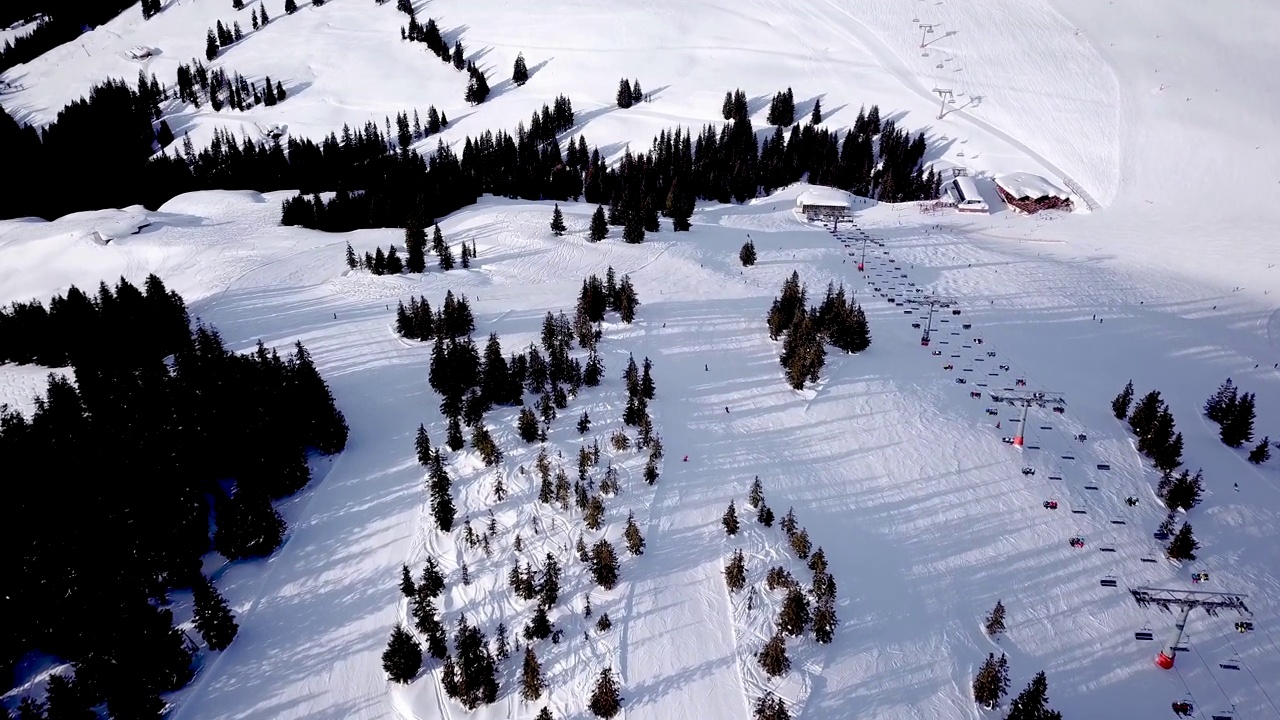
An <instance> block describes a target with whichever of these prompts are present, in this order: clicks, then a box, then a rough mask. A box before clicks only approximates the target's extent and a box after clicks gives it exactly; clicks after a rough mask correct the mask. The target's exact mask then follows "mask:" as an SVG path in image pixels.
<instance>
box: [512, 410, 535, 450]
mask: <svg viewBox="0 0 1280 720" xmlns="http://www.w3.org/2000/svg"><path fill="white" fill-rule="evenodd" d="M516 428H517V430H518V431H519V433H520V439H521V440H524V441H525V442H527V443H532V442H533V441H534V440H537V439H538V416H537V415H534V414H533V409H532V408H530V407H528V406H525V407H523V408H520V419H519V420H518V421H517V423H516Z"/></svg>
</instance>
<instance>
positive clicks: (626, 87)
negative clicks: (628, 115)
mask: <svg viewBox="0 0 1280 720" xmlns="http://www.w3.org/2000/svg"><path fill="white" fill-rule="evenodd" d="M617 101H618V107H620V108H622V109H623V110H626V109H627V108H629V107H631V105H632V103H633V100H632V96H631V83H630V82H629V81H628V80H627V79H626V78H622V80H620V81H618V96H617Z"/></svg>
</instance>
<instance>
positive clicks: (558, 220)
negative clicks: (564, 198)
mask: <svg viewBox="0 0 1280 720" xmlns="http://www.w3.org/2000/svg"><path fill="white" fill-rule="evenodd" d="M564 231H565V226H564V214H563V213H561V212H560V203H556V208H555V210H553V211H552V212H551V234H553V235H555V236H556V237H560V236H561V235H564Z"/></svg>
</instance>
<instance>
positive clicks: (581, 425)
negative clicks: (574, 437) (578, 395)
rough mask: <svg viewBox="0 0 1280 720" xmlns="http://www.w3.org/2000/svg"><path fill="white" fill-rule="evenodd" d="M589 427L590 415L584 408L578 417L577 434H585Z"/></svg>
mask: <svg viewBox="0 0 1280 720" xmlns="http://www.w3.org/2000/svg"><path fill="white" fill-rule="evenodd" d="M590 429H591V416H590V415H588V414H587V411H586V410H583V411H582V416H581V417H579V418H578V434H579V435H586V434H587V431H589V430H590Z"/></svg>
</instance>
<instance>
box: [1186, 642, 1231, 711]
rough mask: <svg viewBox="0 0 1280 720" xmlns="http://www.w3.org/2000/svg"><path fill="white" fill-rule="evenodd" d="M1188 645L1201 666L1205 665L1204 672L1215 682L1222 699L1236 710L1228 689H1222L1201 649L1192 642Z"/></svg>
mask: <svg viewBox="0 0 1280 720" xmlns="http://www.w3.org/2000/svg"><path fill="white" fill-rule="evenodd" d="M1186 645H1187V647H1189V648H1190V649H1191V652H1193V653H1195V656H1196V657H1197V658H1200V664H1201V665H1204V671H1205V672H1207V673H1209V677H1210V678H1211V679H1212V680H1213V684H1214V685H1217V686H1218V692H1221V693H1222V698H1223V699H1224V700H1226V701H1227V705H1229V706H1231V707H1232V708H1234V707H1235V706H1236V704H1235V703H1234V702H1232V700H1231V696H1230V695H1228V694H1227V689H1226V688H1224V687H1222V683H1221V682H1219V681H1218V676H1217V675H1214V674H1213V668H1211V667H1209V663H1208V661H1206V660H1205V659H1204V655H1202V654H1200V650H1199V648H1197V647H1196V646H1195V645H1193V644H1192V643H1190V642H1187V643H1186Z"/></svg>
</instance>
